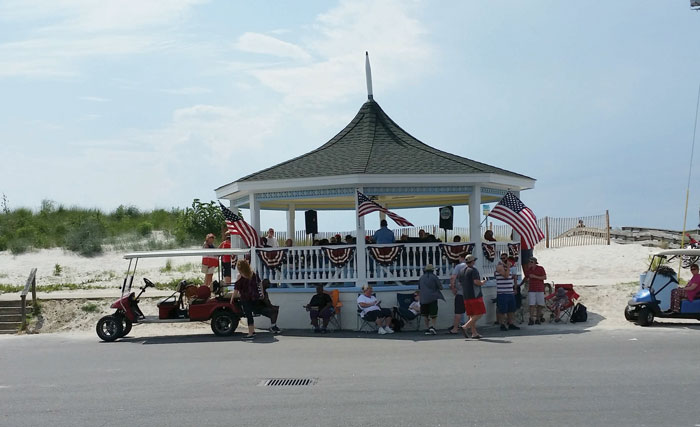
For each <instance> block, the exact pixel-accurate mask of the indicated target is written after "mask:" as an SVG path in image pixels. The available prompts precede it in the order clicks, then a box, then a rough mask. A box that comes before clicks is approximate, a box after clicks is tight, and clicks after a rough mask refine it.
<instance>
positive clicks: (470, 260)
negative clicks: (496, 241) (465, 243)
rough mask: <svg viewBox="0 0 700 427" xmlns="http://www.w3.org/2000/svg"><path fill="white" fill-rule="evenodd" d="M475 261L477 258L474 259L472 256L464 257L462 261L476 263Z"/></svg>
mask: <svg viewBox="0 0 700 427" xmlns="http://www.w3.org/2000/svg"><path fill="white" fill-rule="evenodd" d="M476 259H477V258H476V257H475V256H474V255H472V254H469V255H467V257H466V258H465V259H464V260H465V261H466V262H472V261H476Z"/></svg>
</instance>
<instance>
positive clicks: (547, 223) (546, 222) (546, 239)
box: [544, 216, 549, 248]
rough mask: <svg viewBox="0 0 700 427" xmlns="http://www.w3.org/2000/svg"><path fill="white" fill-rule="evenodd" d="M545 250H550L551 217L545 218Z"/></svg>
mask: <svg viewBox="0 0 700 427" xmlns="http://www.w3.org/2000/svg"><path fill="white" fill-rule="evenodd" d="M544 229H545V232H544V233H545V248H549V217H548V216H546V217H544Z"/></svg>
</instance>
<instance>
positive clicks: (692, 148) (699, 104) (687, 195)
mask: <svg viewBox="0 0 700 427" xmlns="http://www.w3.org/2000/svg"><path fill="white" fill-rule="evenodd" d="M699 107H700V85H698V97H697V101H696V102H695V124H694V125H693V141H692V143H691V145H690V163H689V164H688V184H687V186H686V187H685V210H684V211H683V232H682V233H681V248H683V246H684V245H685V226H686V221H687V219H688V199H689V198H690V178H691V176H692V172H693V155H694V154H695V135H696V131H697V129H698V108H699ZM681 265H682V264H681V259H680V257H679V258H678V277H681Z"/></svg>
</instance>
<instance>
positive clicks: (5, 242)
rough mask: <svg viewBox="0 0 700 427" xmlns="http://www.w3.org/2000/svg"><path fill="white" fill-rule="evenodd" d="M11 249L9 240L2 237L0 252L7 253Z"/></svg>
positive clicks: (0, 238) (0, 239)
mask: <svg viewBox="0 0 700 427" xmlns="http://www.w3.org/2000/svg"><path fill="white" fill-rule="evenodd" d="M8 248H9V245H8V244H7V238H6V237H4V236H0V252H2V251H6V250H7V249H8Z"/></svg>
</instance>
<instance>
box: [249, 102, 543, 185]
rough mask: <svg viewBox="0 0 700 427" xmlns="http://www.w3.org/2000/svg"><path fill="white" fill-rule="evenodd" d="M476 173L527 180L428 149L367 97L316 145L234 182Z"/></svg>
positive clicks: (463, 158)
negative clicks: (342, 126) (343, 124)
mask: <svg viewBox="0 0 700 427" xmlns="http://www.w3.org/2000/svg"><path fill="white" fill-rule="evenodd" d="M477 173H495V174H500V175H506V176H513V177H518V178H527V179H532V178H530V177H527V176H525V175H520V174H517V173H514V172H510V171H507V170H505V169H501V168H497V167H495V166H491V165H487V164H485V163H480V162H476V161H474V160H470V159H467V158H465V157H460V156H456V155H454V154H450V153H446V152H444V151H440V150H437V149H435V148H433V147H430V146H429V145H426V144H424V143H422V142H420V141H419V140H417V139H416V138H414V137H412V136H411V135H409V134H408V132H406V131H404V130H403V129H401V127H399V125H397V124H396V123H394V121H393V120H391V118H389V116H387V115H386V113H385V112H384V110H382V108H381V107H380V106H379V104H377V103H376V102H375V101H373V100H369V101H367V102H365V103H364V105H362V108H360V111H359V112H358V113H357V115H356V116H355V118H354V119H352V121H351V122H350V123H349V124H348V125H347V126H346V127H345V129H343V130H342V131H340V132H339V133H338V134H337V135H336V136H335V137H333V139H331V140H330V141H328V142H327V143H325V144H324V145H322V146H321V147H319V148H317V149H316V150H314V151H311V152H309V153H307V154H304V155H302V156H299V157H297V158H294V159H291V160H288V161H286V162H284V163H280V164H278V165H276V166H272V167H270V168H267V169H264V170H261V171H259V172H256V173H253V174H250V175H248V176H245V177H243V178H241V179H239V180H238V182H245V181H247V182H250V181H266V180H279V179H296V178H312V177H321V176H335V175H354V174H372V175H374V174H379V175H392V174H417V175H435V174H477Z"/></svg>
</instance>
